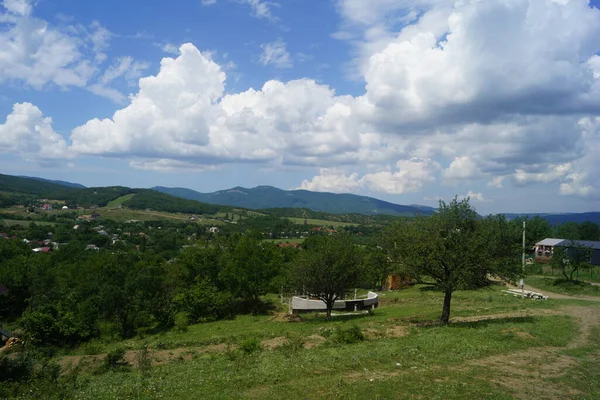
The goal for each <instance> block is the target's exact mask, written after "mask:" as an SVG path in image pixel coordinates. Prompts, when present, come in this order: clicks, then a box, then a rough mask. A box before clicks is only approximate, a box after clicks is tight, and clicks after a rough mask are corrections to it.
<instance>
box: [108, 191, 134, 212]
mask: <svg viewBox="0 0 600 400" xmlns="http://www.w3.org/2000/svg"><path fill="white" fill-rule="evenodd" d="M133 196H135V193H129V194H126V195H125V196H121V197H117V198H116V199H114V200H112V201H109V202H108V204H107V205H106V207H107V208H116V207H119V206H120V205H122V204H123V203H124V202H126V201H128V200H131V199H132V198H133Z"/></svg>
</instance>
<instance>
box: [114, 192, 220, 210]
mask: <svg viewBox="0 0 600 400" xmlns="http://www.w3.org/2000/svg"><path fill="white" fill-rule="evenodd" d="M122 204H123V206H124V207H129V208H133V209H136V210H144V209H151V210H157V211H167V212H173V213H187V214H214V213H216V212H219V211H221V210H223V209H224V207H222V206H215V205H212V204H205V203H200V202H198V201H193V200H186V199H181V198H178V197H174V196H170V195H168V194H164V193H160V192H156V191H154V190H148V189H137V190H136V195H135V196H133V197H132V198H131V199H129V200H127V201H124V202H123V203H122Z"/></svg>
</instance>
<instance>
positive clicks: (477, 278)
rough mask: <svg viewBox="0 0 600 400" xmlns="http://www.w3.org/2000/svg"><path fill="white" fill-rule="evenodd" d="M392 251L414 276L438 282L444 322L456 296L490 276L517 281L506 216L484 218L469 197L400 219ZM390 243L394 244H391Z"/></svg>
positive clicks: (515, 247)
mask: <svg viewBox="0 0 600 400" xmlns="http://www.w3.org/2000/svg"><path fill="white" fill-rule="evenodd" d="M391 234H392V235H393V239H394V241H393V247H392V248H391V249H389V253H390V254H391V255H392V256H393V257H394V258H395V261H396V262H398V263H400V264H401V265H402V266H403V267H404V269H405V271H407V272H409V273H411V274H412V275H413V276H427V277H429V278H431V279H433V280H434V281H435V283H436V285H437V287H438V288H440V289H441V290H443V292H444V303H443V308H442V316H441V322H442V323H443V324H447V323H448V322H449V320H450V305H451V301H452V294H453V293H454V291H456V290H461V289H472V288H477V287H481V286H482V285H483V284H485V283H486V277H487V275H488V274H493V275H497V276H500V277H502V278H504V279H510V280H512V279H515V278H516V277H517V276H518V275H519V273H520V269H521V268H520V266H519V263H518V261H517V260H518V254H519V251H518V249H519V246H518V245H516V244H515V243H514V240H513V238H512V235H511V233H510V230H509V229H508V223H507V222H506V220H505V219H504V218H503V217H498V216H492V217H488V218H486V219H481V218H480V217H479V216H478V215H477V213H476V212H475V210H474V209H473V207H472V206H471V205H470V204H469V199H464V200H461V201H459V200H458V199H457V198H455V199H454V200H452V201H451V202H450V203H449V204H446V203H445V202H444V201H440V207H439V210H438V212H437V213H435V214H433V215H432V216H430V217H424V216H417V217H416V218H414V219H410V220H408V219H401V220H399V221H398V222H397V223H396V224H395V225H394V226H393V227H392V228H391ZM388 244H389V241H388Z"/></svg>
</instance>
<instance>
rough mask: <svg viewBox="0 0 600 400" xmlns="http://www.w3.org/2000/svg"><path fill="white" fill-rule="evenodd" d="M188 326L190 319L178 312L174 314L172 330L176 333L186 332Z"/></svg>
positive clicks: (183, 313)
mask: <svg viewBox="0 0 600 400" xmlns="http://www.w3.org/2000/svg"><path fill="white" fill-rule="evenodd" d="M189 325H190V317H189V316H188V313H186V312H178V313H177V314H175V325H174V326H173V329H175V331H176V332H187V330H188V326H189Z"/></svg>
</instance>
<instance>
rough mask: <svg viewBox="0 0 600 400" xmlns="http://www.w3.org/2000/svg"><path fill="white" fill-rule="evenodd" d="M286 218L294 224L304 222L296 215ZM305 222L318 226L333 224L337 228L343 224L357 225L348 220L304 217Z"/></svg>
mask: <svg viewBox="0 0 600 400" xmlns="http://www.w3.org/2000/svg"><path fill="white" fill-rule="evenodd" d="M286 218H287V219H289V220H291V221H294V223H296V224H300V225H302V224H304V220H305V219H304V218H296V217H286ZM306 223H307V224H308V225H318V226H333V227H334V228H339V227H343V226H358V224H353V223H350V222H340V221H328V220H325V219H312V218H308V219H306Z"/></svg>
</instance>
